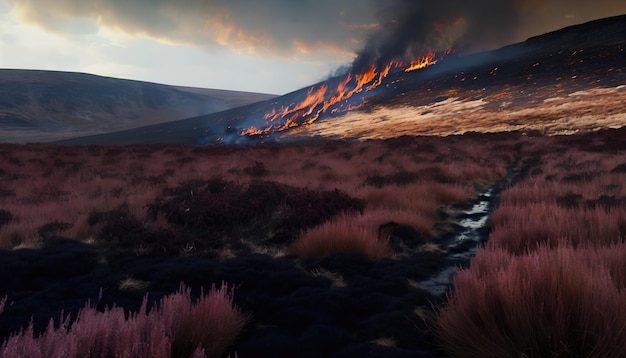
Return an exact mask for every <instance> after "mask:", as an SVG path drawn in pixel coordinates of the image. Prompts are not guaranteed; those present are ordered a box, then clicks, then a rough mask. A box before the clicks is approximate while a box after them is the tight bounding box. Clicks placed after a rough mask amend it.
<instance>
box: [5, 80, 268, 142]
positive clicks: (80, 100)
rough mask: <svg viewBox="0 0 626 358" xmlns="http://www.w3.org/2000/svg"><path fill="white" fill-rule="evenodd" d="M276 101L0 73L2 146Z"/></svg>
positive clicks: (125, 82) (236, 94)
mask: <svg viewBox="0 0 626 358" xmlns="http://www.w3.org/2000/svg"><path fill="white" fill-rule="evenodd" d="M272 97H273V96H272V95H266V94H258V93H246V92H235V91H223V90H211V89H192V88H182V87H173V86H167V85H160V84H155V83H148V82H139V81H131V80H122V79H116V78H110V77H101V76H95V75H90V74H84V73H70V72H56V71H34V70H0V142H32V141H41V142H47V141H51V140H59V139H62V138H72V137H76V136H84V135H90V134H101V133H109V132H115V131H120V130H125V129H129V128H135V127H141V126H146V125H151V124H156V123H163V122H168V121H173V120H179V119H183V118H188V117H194V116H198V115H205V114H210V113H215V112H219V111H223V110H227V109H230V108H233V107H236V106H241V105H244V104H249V103H253V102H257V101H261V100H266V99H268V98H272Z"/></svg>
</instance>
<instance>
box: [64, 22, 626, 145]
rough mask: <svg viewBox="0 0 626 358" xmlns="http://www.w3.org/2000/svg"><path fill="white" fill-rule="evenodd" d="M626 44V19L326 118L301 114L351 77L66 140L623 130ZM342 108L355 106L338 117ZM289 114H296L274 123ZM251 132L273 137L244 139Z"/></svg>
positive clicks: (511, 51) (392, 89) (396, 81)
mask: <svg viewBox="0 0 626 358" xmlns="http://www.w3.org/2000/svg"><path fill="white" fill-rule="evenodd" d="M625 39H626V16H620V17H613V18H608V19H602V20H597V21H593V22H589V23H586V24H581V25H576V26H572V27H568V28H565V29H562V30H559V31H555V32H552V33H548V34H545V35H541V36H536V37H533V38H530V39H528V40H527V41H525V42H521V43H518V44H514V45H510V46H506V47H504V48H501V49H497V50H493V51H489V52H484V53H477V54H471V55H466V56H457V55H451V56H448V57H446V58H444V59H443V60H441V61H439V62H438V63H437V64H436V65H433V66H430V67H428V68H425V69H423V70H420V71H414V72H410V73H405V72H404V71H401V70H400V71H395V72H393V73H391V72H390V73H389V75H388V76H387V77H386V78H385V79H384V81H383V82H382V84H381V85H380V86H378V87H377V88H376V89H374V90H369V89H367V90H364V91H362V92H358V93H357V95H355V96H353V97H352V98H350V99H344V100H342V101H341V102H339V103H338V104H336V105H335V107H334V108H332V107H331V108H329V109H328V110H326V111H323V112H321V113H320V112H318V111H319V110H320V108H322V107H323V104H319V105H317V107H311V108H308V107H307V108H304V109H303V110H300V111H299V112H294V111H292V110H291V109H296V108H298V106H299V105H300V104H304V103H305V101H306V98H307V94H309V93H314V92H316V91H318V90H321V89H322V88H330V89H333V88H335V87H337V84H338V83H339V84H341V80H342V78H341V77H337V78H332V79H329V80H328V81H326V82H323V83H318V84H315V85H312V86H310V87H308V88H303V89H301V90H298V91H295V92H292V93H289V94H286V95H284V96H281V97H278V98H276V99H274V100H272V101H271V102H261V103H257V104H253V105H250V106H248V107H240V108H237V109H234V110H231V111H226V112H220V113H216V114H211V115H205V116H200V117H195V118H190V119H185V120H181V121H175V122H169V123H166V124H157V125H153V126H147V127H142V128H137V129H133V130H127V131H123V132H118V133H111V134H107V135H104V136H92V137H85V138H77V139H75V140H71V141H66V142H63V143H64V144H141V143H179V144H203V143H216V142H223V143H246V142H250V141H252V142H255V141H275V140H282V141H288V140H307V139H310V138H320V137H324V138H351V139H368V138H393V137H398V136H402V135H416V134H420V135H451V134H463V133H465V132H472V131H474V132H506V131H539V132H542V133H544V134H547V135H555V134H569V133H575V132H585V131H590V130H595V129H597V128H603V127H604V128H620V127H622V126H623V125H624V123H626V108H625V107H624V103H625V100H626V91H625V90H624V89H625V87H624V85H626V40H625ZM333 93H334V92H333V91H332V90H329V91H326V96H330V95H332V94H333ZM338 106H342V108H355V109H352V110H347V111H343V110H339V111H335V110H336V109H338V108H339V107H338ZM285 109H287V110H288V112H290V113H291V114H289V115H285V116H283V117H281V118H271V119H267V118H266V115H267V114H268V113H276V112H283V111H284V110H285ZM308 110H310V112H314V113H320V115H319V118H317V120H315V121H314V123H312V124H310V125H307V123H308V120H309V118H308V117H306V116H305V115H303V113H305V111H308ZM294 117H297V118H298V121H296V122H295V123H292V124H291V125H290V126H289V127H290V128H289V129H288V130H282V129H281V130H278V129H276V128H280V127H283V126H284V125H285V123H286V122H288V121H292V120H293V118H294ZM294 124H295V126H294ZM249 128H254V129H258V130H260V131H263V130H265V134H263V135H255V136H248V135H242V132H244V131H245V130H247V129H249ZM272 128H274V129H272ZM283 129H284V128H283Z"/></svg>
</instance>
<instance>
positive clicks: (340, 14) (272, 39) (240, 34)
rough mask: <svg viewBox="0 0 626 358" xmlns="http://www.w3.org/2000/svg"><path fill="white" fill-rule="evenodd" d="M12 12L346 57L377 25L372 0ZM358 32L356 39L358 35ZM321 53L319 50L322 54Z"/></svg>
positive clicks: (233, 1)
mask: <svg viewBox="0 0 626 358" xmlns="http://www.w3.org/2000/svg"><path fill="white" fill-rule="evenodd" d="M8 3H9V5H10V6H11V7H12V9H13V10H12V12H13V14H14V16H17V17H18V18H19V19H20V20H21V21H24V22H27V23H30V24H34V25H37V26H39V27H42V28H44V29H46V30H47V31H50V32H55V33H58V34H61V35H80V34H89V33H94V32H97V31H98V28H99V27H106V28H108V29H111V30H115V31H121V32H124V33H126V34H129V35H134V36H144V37H147V38H151V39H156V40H159V41H162V42H166V43H171V44H178V45H192V46H195V47H201V48H204V49H207V50H210V51H218V50H219V48H220V47H226V48H229V49H232V50H234V51H238V52H243V53H247V54H257V55H261V56H277V57H282V58H292V59H294V60H310V61H312V60H322V59H324V60H326V61H329V60H330V61H333V60H334V61H347V60H349V59H350V56H354V53H355V52H356V51H357V50H358V49H359V47H360V43H359V41H360V40H361V39H364V38H366V37H367V36H368V34H369V33H370V32H371V31H373V29H375V28H376V19H375V13H376V11H375V3H376V1H375V0H365V1H359V2H356V1H354V0H316V1H312V0H308V1H291V0H267V1H245V0H229V1H219V0H179V1H168V0H133V1H127V0H91V1H86V0H56V1H54V2H52V1H47V0H8ZM355 39H358V40H357V41H355ZM317 57H319V58H317Z"/></svg>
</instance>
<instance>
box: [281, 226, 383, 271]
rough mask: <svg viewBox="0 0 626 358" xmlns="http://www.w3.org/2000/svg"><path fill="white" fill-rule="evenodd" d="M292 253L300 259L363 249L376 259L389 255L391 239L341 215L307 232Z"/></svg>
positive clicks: (291, 250)
mask: <svg viewBox="0 0 626 358" xmlns="http://www.w3.org/2000/svg"><path fill="white" fill-rule="evenodd" d="M289 252H290V253H291V254H294V255H296V256H298V257H300V258H309V257H323V256H328V255H331V254H334V253H337V252H361V253H363V254H365V255H367V257H369V258H370V259H372V260H380V259H382V258H385V257H388V256H389V240H388V238H379V237H378V235H377V233H376V232H375V231H372V230H368V228H366V227H364V226H363V225H360V224H359V223H358V222H357V221H356V220H355V219H354V218H351V217H348V216H341V217H339V218H336V219H334V220H330V221H327V222H325V223H324V224H322V225H319V226H317V227H314V228H312V229H309V230H307V231H305V232H304V233H303V234H302V235H301V236H300V237H299V238H298V239H297V240H296V241H294V242H293V243H292V244H291V246H290V247H289Z"/></svg>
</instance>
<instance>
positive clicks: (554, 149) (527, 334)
mask: <svg viewBox="0 0 626 358" xmlns="http://www.w3.org/2000/svg"><path fill="white" fill-rule="evenodd" d="M624 134H626V132H625V130H624V129H607V130H600V131H595V132H589V133H583V134H576V135H568V136H550V137H547V136H543V135H541V134H540V133H538V132H532V131H528V132H523V133H522V132H508V133H492V134H479V133H466V134H464V135H454V136H443V137H429V136H424V137H408V136H404V137H399V138H394V139H386V140H368V141H342V140H324V141H308V142H307V141H303V142H299V143H284V144H272V143H266V144H256V145H251V146H243V147H242V146H228V145H218V146H203V147H197V146H184V145H129V146H95V145H92V146H61V145H52V144H29V145H15V144H2V145H0V152H1V153H2V155H1V156H0V168H1V169H0V198H1V200H0V248H1V249H0V299H2V301H1V303H0V312H1V313H0V340H2V342H3V344H2V345H1V348H0V355H3V356H28V357H61V356H63V357H67V356H75V357H79V356H80V357H84V356H112V355H114V354H118V355H124V354H125V355H126V356H139V355H144V356H146V355H149V356H155V357H156V356H163V357H169V356H185V357H188V356H205V355H206V356H228V355H230V356H235V355H237V356H239V357H247V356H273V357H283V356H284V357H287V356H289V357H294V356H299V357H320V356H328V357H330V356H335V357H357V356H358V357H363V356H390V357H440V356H446V355H450V356H458V357H505V356H506V357H509V356H510V357H514V356H515V357H518V356H520V355H523V356H528V357H539V356H560V357H583V356H585V357H587V356H596V357H608V356H614V357H617V356H625V355H626V344H624V339H623V338H624V334H625V333H624V332H626V329H625V328H626V327H625V323H624V322H626V309H625V308H624V307H626V305H625V303H626V294H625V292H626V291H625V290H624V288H625V286H626V270H625V268H624V265H623V262H624V260H625V259H626V246H625V245H626V244H625V243H624V239H625V236H626V210H625V209H626V187H625V185H624V183H625V182H626V140H625V139H624V138H626V137H625V136H624ZM489 190H491V191H490V193H491V196H490V198H489V219H488V220H487V221H486V222H485V223H484V225H483V227H481V228H480V231H479V232H480V237H478V238H476V240H472V241H470V242H468V243H467V244H466V245H460V246H459V245H451V243H454V242H456V241H458V240H459V237H458V234H459V230H460V225H459V223H460V221H461V219H462V218H464V217H465V216H464V215H466V214H467V211H468V209H469V208H471V206H472V205H473V203H476V202H477V201H478V200H480V198H481V197H483V194H484V193H485V192H487V191H489ZM483 199H484V197H483ZM477 246H478V253H477V254H476V257H475V258H474V259H473V260H472V261H471V264H470V260H469V259H468V258H463V259H459V258H458V257H459V256H458V255H455V254H458V253H459V250H470V249H472V248H473V249H475V248H476V247H477ZM452 247H453V248H454V249H453V250H452V249H451V248H452ZM450 267H453V268H456V267H458V268H459V270H458V272H457V273H456V274H455V275H454V279H453V281H452V282H451V284H450V289H449V290H448V291H447V292H446V293H444V294H441V293H436V292H433V291H431V290H429V289H428V287H427V285H425V284H424V283H425V282H427V281H428V280H429V278H431V277H433V276H436V275H437V274H438V273H440V272H441V271H444V270H446V269H449V268H450ZM86 342H87V343H86Z"/></svg>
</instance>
